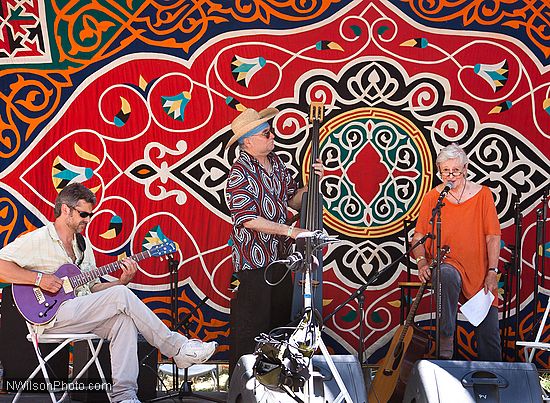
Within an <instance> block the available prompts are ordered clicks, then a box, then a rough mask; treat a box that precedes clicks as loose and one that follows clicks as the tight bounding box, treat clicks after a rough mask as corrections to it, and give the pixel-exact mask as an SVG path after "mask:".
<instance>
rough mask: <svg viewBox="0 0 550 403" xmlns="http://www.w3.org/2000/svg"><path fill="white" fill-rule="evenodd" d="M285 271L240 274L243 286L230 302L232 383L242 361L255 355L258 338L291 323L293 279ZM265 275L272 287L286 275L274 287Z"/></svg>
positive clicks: (247, 271)
mask: <svg viewBox="0 0 550 403" xmlns="http://www.w3.org/2000/svg"><path fill="white" fill-rule="evenodd" d="M286 271H287V269H286V268H285V267H274V266H272V267H270V268H269V270H268V271H267V273H266V270H265V269H257V270H244V271H241V272H239V273H238V276H239V281H240V284H239V288H238V291H237V292H236V295H235V296H234V298H233V299H232V300H231V312H230V315H229V318H230V319H229V320H230V326H231V332H230V334H229V376H230V378H229V379H231V374H232V373H233V369H235V366H236V365H237V362H238V361H239V358H241V356H243V355H245V354H251V353H253V352H254V350H255V348H256V342H255V341H254V338H255V337H257V336H259V335H260V333H269V331H271V330H273V329H274V328H276V327H279V326H285V325H287V324H288V323H289V322H290V309H291V305H292V279H291V275H290V273H286ZM264 273H266V277H267V279H268V281H269V282H271V283H278V282H279V281H280V280H281V278H282V276H283V275H284V274H285V273H286V275H285V277H284V278H283V280H282V281H281V282H280V283H279V284H278V285H276V286H274V287H272V286H270V285H268V284H267V283H266V282H265V280H264Z"/></svg>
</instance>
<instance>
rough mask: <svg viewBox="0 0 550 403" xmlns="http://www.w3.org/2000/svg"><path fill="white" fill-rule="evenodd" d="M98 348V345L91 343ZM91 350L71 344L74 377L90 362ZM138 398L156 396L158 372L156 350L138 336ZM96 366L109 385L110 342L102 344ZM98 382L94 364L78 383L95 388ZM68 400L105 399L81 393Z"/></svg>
mask: <svg viewBox="0 0 550 403" xmlns="http://www.w3.org/2000/svg"><path fill="white" fill-rule="evenodd" d="M94 343H95V344H97V341H94ZM91 356H92V355H91V352H90V348H89V347H88V342H87V341H79V342H77V343H75V344H74V350H73V361H74V372H73V373H74V374H78V372H80V370H81V369H82V368H83V367H84V365H86V363H87V362H88V360H89V359H90V358H91ZM138 359H139V375H138V393H137V395H138V398H139V399H140V400H144V401H145V400H151V399H154V398H155V397H156V396H157V392H156V390H157V389H156V388H157V372H158V350H157V349H156V348H153V347H152V346H151V345H150V344H149V343H148V342H147V341H146V340H145V339H144V338H143V336H142V335H141V334H139V335H138ZM99 362H100V363H101V369H103V373H104V374H105V377H106V378H107V382H108V383H111V384H112V378H111V354H110V352H109V342H108V341H107V340H105V341H104V342H103V346H102V347H101V351H100V352H99ZM100 382H101V379H100V377H99V373H98V372H97V368H96V366H95V364H92V365H91V366H90V368H88V370H87V371H86V372H85V373H84V375H83V376H82V378H81V381H80V383H81V384H83V385H89V384H92V385H95V384H97V383H100ZM71 399H73V400H78V401H83V402H106V401H107V396H106V395H105V392H103V391H97V390H82V391H75V392H73V393H71Z"/></svg>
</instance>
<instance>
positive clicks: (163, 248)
mask: <svg viewBox="0 0 550 403" xmlns="http://www.w3.org/2000/svg"><path fill="white" fill-rule="evenodd" d="M177 250H178V245H177V244H176V243H175V242H173V241H167V242H163V243H161V244H159V245H155V246H153V247H152V248H151V249H149V253H151V256H157V257H159V256H165V255H170V254H171V253H174V252H176V251H177Z"/></svg>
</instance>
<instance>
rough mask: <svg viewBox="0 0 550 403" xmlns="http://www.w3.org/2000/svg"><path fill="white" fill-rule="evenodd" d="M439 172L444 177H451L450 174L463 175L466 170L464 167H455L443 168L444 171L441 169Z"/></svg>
mask: <svg viewBox="0 0 550 403" xmlns="http://www.w3.org/2000/svg"><path fill="white" fill-rule="evenodd" d="M439 174H440V175H441V176H443V177H447V178H448V177H449V176H456V177H459V176H462V175H463V174H464V170H463V169H453V170H452V171H449V170H443V171H439Z"/></svg>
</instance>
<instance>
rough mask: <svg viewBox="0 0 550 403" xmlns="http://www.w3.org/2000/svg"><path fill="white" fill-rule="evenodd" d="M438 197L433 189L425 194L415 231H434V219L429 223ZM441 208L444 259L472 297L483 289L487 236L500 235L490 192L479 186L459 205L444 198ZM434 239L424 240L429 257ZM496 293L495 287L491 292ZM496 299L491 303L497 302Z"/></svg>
mask: <svg viewBox="0 0 550 403" xmlns="http://www.w3.org/2000/svg"><path fill="white" fill-rule="evenodd" d="M438 197H439V191H437V190H436V189H435V188H434V189H432V190H430V191H429V192H428V193H426V195H425V196H424V199H423V201H422V205H421V207H420V213H419V215H418V221H417V224H416V230H415V231H416V232H418V233H420V234H422V235H424V234H427V233H428V232H431V233H433V234H434V235H437V234H436V231H437V229H436V220H437V219H434V226H433V230H432V225H431V224H430V218H431V216H432V210H433V208H434V207H435V205H436V202H437V199H438ZM444 203H445V206H443V207H442V209H441V246H444V245H449V246H450V249H451V250H450V252H449V253H448V254H447V259H446V260H445V262H447V263H449V264H451V265H452V266H453V267H455V268H456V269H457V270H458V271H459V273H460V276H461V277H462V293H463V294H464V296H465V297H466V298H468V299H469V298H471V297H473V296H474V295H475V294H476V293H477V292H478V291H479V290H480V289H482V288H483V284H484V281H485V276H486V275H487V271H488V269H489V267H488V264H489V263H488V256H487V242H486V238H485V237H486V236H487V235H499V236H500V223H499V221H498V216H497V211H496V207H495V202H494V200H493V195H492V193H491V191H490V190H489V188H487V187H486V186H482V188H481V190H480V191H479V192H478V193H477V194H476V195H474V196H473V197H472V198H470V199H468V200H466V201H464V202H463V203H460V204H453V203H451V202H449V201H444ZM435 246H436V244H435V240H434V241H433V243H432V240H431V239H428V240H427V241H426V244H425V247H426V253H427V255H428V256H429V257H430V256H432V255H435V254H436V251H435ZM494 294H495V296H496V290H495V292H494ZM497 303H498V302H497V299H496V298H495V300H494V301H493V305H495V306H496V305H497Z"/></svg>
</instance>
